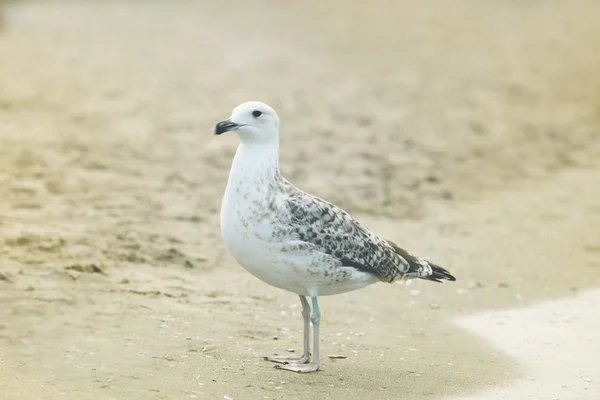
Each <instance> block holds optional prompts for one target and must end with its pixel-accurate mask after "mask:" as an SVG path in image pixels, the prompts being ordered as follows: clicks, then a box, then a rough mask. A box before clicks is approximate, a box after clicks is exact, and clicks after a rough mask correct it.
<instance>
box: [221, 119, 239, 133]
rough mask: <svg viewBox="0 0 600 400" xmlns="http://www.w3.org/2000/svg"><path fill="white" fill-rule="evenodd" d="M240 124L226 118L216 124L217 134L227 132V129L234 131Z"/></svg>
mask: <svg viewBox="0 0 600 400" xmlns="http://www.w3.org/2000/svg"><path fill="white" fill-rule="evenodd" d="M239 126H240V125H239V124H236V123H235V122H233V121H231V120H229V119H226V120H225V121H221V122H219V123H218V124H217V125H216V126H215V135H220V134H222V133H225V132H227V131H233V130H236V129H237V128H238V127H239Z"/></svg>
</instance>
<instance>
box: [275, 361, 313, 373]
mask: <svg viewBox="0 0 600 400" xmlns="http://www.w3.org/2000/svg"><path fill="white" fill-rule="evenodd" d="M275 368H277V369H285V370H286V371H293V372H298V373H300V374H306V373H308V372H315V371H317V370H318V369H319V365H318V364H315V363H309V364H285V365H276V366H275Z"/></svg>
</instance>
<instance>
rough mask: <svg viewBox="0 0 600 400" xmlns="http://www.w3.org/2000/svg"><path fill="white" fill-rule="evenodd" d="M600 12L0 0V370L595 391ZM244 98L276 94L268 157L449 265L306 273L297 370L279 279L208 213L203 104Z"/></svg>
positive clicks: (262, 386) (300, 388)
mask: <svg viewBox="0 0 600 400" xmlns="http://www.w3.org/2000/svg"><path fill="white" fill-rule="evenodd" d="M598 12H600V5H598V4H597V3H596V2H592V1H590V2H583V1H582V2H578V6H577V7H573V6H572V5H571V4H567V3H565V2H559V1H549V2H543V3H542V2H480V1H465V0H460V1H455V2H452V3H449V2H435V1H426V2H420V3H418V5H417V4H415V3H414V2H408V1H406V2H404V1H400V2H383V1H381V2H370V3H368V4H367V3H365V4H363V3H362V2H354V1H353V2H347V1H345V2H342V1H334V2H327V3H326V4H325V3H322V2H313V1H306V2H294V1H265V2H233V1H214V2H202V3H200V2H194V1H186V2H177V3H175V2H167V1H149V2H134V1H119V2H118V1H103V2H87V1H78V2H76V1H39V2H38V1H19V2H8V3H6V4H4V12H3V28H2V31H0V57H1V59H0V260H1V263H0V305H1V307H0V389H1V390H0V398H6V399H47V398H48V399H52V398H64V399H134V398H135V399H138V398H144V399H146V398H149V399H187V398H189V399H193V398H199V399H200V398H207V399H213V398H216V399H223V398H226V397H225V396H227V397H230V398H233V399H264V398H266V399H296V398H298V399H300V398H319V399H320V398H324V399H364V398H374V399H398V398H403V399H416V400H418V399H442V398H445V399H451V398H469V399H472V398H482V399H496V398H515V396H518V397H519V398H527V399H538V398H539V399H547V398H554V397H556V398H560V399H561V400H564V399H573V400H575V399H577V400H579V399H595V398H600V389H599V387H598V385H599V384H598V381H599V380H598V378H597V374H596V375H594V372H598V363H597V362H594V359H593V354H595V353H597V351H596V352H594V351H592V350H591V349H592V348H594V349H595V348H597V341H595V342H593V343H592V339H590V340H589V346H592V347H590V351H589V352H588V353H587V354H586V353H585V352H582V351H581V346H582V343H588V340H587V339H586V338H585V337H583V336H582V334H581V331H582V330H586V331H587V332H586V333H585V335H587V336H586V337H591V338H595V337H596V338H597V337H598V336H599V334H600V322H598V319H597V318H596V319H594V318H593V315H594V311H595V310H594V306H593V305H594V303H597V297H590V296H597V295H594V294H593V293H597V292H594V291H593V290H594V288H598V287H599V286H600V270H599V268H600V235H598V226H600V225H599V224H600V201H599V200H598V199H600V184H598V182H600V168H599V167H600V161H599V160H600V133H599V132H600V75H599V74H598V73H597V71H598V70H600V52H599V51H597V38H598V37H600V25H598V24H597V18H596V16H597V15H598ZM250 99H256V100H262V101H265V102H268V103H270V104H272V105H273V106H274V107H275V108H276V109H277V110H278V112H279V114H280V117H281V119H282V150H281V153H282V154H281V157H282V171H283V172H284V174H285V175H286V176H287V177H289V179H290V180H292V181H293V182H294V183H295V184H297V185H298V186H300V187H302V188H303V189H305V190H308V191H310V192H313V193H315V194H317V195H319V196H321V197H324V198H326V199H328V200H330V201H333V202H335V203H337V204H339V205H340V206H342V207H344V208H345V209H347V210H348V211H350V212H352V213H353V215H355V216H356V217H357V218H359V219H360V220H362V221H364V222H365V223H366V224H367V225H368V226H369V227H370V228H372V229H373V230H375V231H377V232H378V233H380V234H382V235H384V236H386V237H389V238H391V239H393V240H394V241H396V242H398V243H401V244H402V245H403V246H405V247H407V248H409V249H411V250H413V251H414V252H417V253H419V254H422V255H424V256H427V257H429V258H431V259H433V260H435V261H436V262H438V263H439V264H441V265H444V266H445V267H446V268H448V269H449V270H450V271H452V272H453V273H454V274H455V275H456V276H457V278H458V281H457V282H455V283H445V284H443V285H437V284H432V283H430V282H421V281H419V282H412V284H411V285H409V286H405V285H399V284H391V285H386V284H377V285H373V286H371V287H368V288H366V289H364V290H361V291H357V292H353V293H347V294H344V295H340V296H332V297H327V298H323V299H322V300H321V302H320V303H321V309H322V313H323V320H322V328H321V332H322V333H321V335H322V344H321V346H322V354H323V366H322V370H321V371H320V372H318V373H316V374H310V375H298V374H294V373H290V372H287V371H278V370H275V369H273V368H272V365H270V364H269V363H267V362H264V361H262V360H261V357H262V356H265V355H270V354H272V353H286V352H287V350H288V349H295V351H299V350H300V346H301V317H300V304H299V301H298V300H297V297H296V296H295V295H293V294H290V293H286V292H283V291H280V290H277V289H274V288H271V287H268V286H267V285H265V284H263V283H261V282H260V281H258V280H256V279H255V278H253V277H252V276H250V275H248V274H247V273H246V272H245V271H243V269H242V268H241V267H239V266H237V265H236V263H235V262H234V261H233V259H232V258H231V257H230V256H229V255H228V254H227V252H226V250H225V249H224V247H223V244H222V241H221V239H220V233H219V226H218V212H219V207H220V201H221V196H222V193H223V190H224V187H225V183H226V178H227V174H228V169H229V166H230V163H231V158H232V156H233V153H234V151H235V147H236V143H237V140H236V138H235V136H234V135H229V136H226V137H214V136H213V135H212V134H211V129H212V126H213V125H214V123H215V122H216V121H218V120H221V119H223V118H225V117H227V116H228V115H229V113H230V110H231V109H232V108H233V107H234V106H235V105H237V104H238V103H240V102H242V101H246V100H250ZM587 290H592V291H591V292H588V291H587ZM589 293H592V294H591V295H590V294H589ZM546 302H549V303H546ZM555 302H556V303H555ZM565 304H568V306H566V305H565ZM553 307H557V308H559V309H561V310H562V311H561V313H562V314H561V317H560V318H558V317H556V316H555V315H553V314H551V313H549V312H548V308H553ZM588 310H589V311H588ZM495 313H500V314H495ZM596 314H597V313H596ZM496 315H505V316H506V315H508V316H510V317H509V318H508V319H507V320H506V325H492V324H495V323H494V322H493V321H495V319H494V318H497V317H495V316H496ZM563 316H564V318H566V319H567V320H565V321H563V320H562V319H561V318H563ZM590 316H591V317H590ZM533 317H535V319H533ZM557 318H558V320H560V321H561V322H560V323H561V324H562V325H561V330H560V331H559V332H558V333H556V332H553V331H551V329H550V328H551V327H552V326H554V325H556V321H557ZM569 318H570V319H569ZM465 321H466V322H465ZM490 325H491V326H490ZM494 327H497V329H494ZM509 333H510V334H509ZM546 333H547V335H546ZM536 335H539V338H538V337H536ZM553 335H554V336H553ZM585 335H584V336H585ZM525 338H529V339H530V340H525ZM545 341H550V342H552V343H557V344H559V345H558V346H555V347H553V348H552V351H549V350H547V351H546V352H545V353H544V355H543V356H540V357H539V359H538V358H536V357H535V355H534V354H536V353H537V352H538V351H542V350H541V349H542V348H546V347H544V345H543V344H544V343H545ZM546 346H548V345H546ZM593 346H595V347H593ZM570 349H575V350H577V351H570ZM336 355H343V356H346V357H347V358H345V359H336V358H330V357H329V356H336ZM596 359H597V357H596ZM552 368H554V371H555V372H554V373H551V372H550V370H551V369H552ZM556 371H558V372H556ZM556 373H560V374H561V375H563V376H564V380H561V381H558V380H557V379H555V377H556ZM588 375H591V376H588ZM528 378H533V379H534V381H532V380H531V379H528ZM588 378H589V379H590V380H589V381H588V380H586V379H588ZM531 382H535V384H533V383H531ZM562 382H565V383H564V384H565V385H569V386H570V388H571V389H572V390H567V389H569V388H567V389H565V388H562V386H561V389H560V393H558V392H557V394H555V395H554V394H551V393H549V392H548V390H546V389H548V388H552V387H554V386H552V385H553V384H556V383H561V385H562V384H563V383H562ZM541 388H543V389H544V391H542V389H541ZM557 390H559V389H557ZM596 393H598V395H597V396H596ZM551 395H553V396H554V397H550V396H551ZM477 396H479V397H477ZM586 396H587V397H586ZM594 396H596V397H594Z"/></svg>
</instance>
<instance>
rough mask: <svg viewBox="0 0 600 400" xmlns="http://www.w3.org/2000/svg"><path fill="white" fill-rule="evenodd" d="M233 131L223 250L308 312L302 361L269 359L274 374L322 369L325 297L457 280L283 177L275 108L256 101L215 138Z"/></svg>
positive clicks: (223, 207)
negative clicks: (398, 283) (321, 300)
mask: <svg viewBox="0 0 600 400" xmlns="http://www.w3.org/2000/svg"><path fill="white" fill-rule="evenodd" d="M230 131H234V132H236V133H237V134H238V136H239V138H240V144H239V147H238V148H237V151H236V154H235V157H234V159H233V163H232V166H231V171H230V173H229V179H228V181H227V187H226V189H225V194H224V196H223V202H222V204H221V215H220V224H221V233H222V236H223V241H224V242H225V246H226V248H227V249H228V251H229V252H230V253H231V255H232V256H233V258H234V259H235V260H236V261H237V262H238V263H239V264H240V265H242V267H244V269H246V270H247V271H248V272H250V273H251V274H252V275H254V276H255V277H257V278H258V279H260V280H262V281H263V282H265V283H267V284H269V285H271V286H274V287H276V288H279V289H283V290H287V291H289V292H292V293H295V294H297V295H298V296H300V302H301V304H302V317H303V319H304V351H303V354H302V355H301V356H299V357H297V356H296V357H293V356H289V357H265V358H264V359H265V360H268V361H272V362H276V363H278V365H277V366H276V368H280V369H284V370H289V371H294V372H299V373H306V372H314V371H317V370H318V369H319V366H320V358H319V321H320V317H321V312H320V310H319V304H318V301H317V298H318V297H319V296H329V295H334V294H339V293H345V292H350V291H352V290H356V289H360V288H363V287H365V286H367V285H370V284H372V283H375V282H379V281H382V282H388V283H389V282H394V281H395V280H400V279H402V280H406V279H412V278H420V279H426V280H430V281H434V282H441V281H442V280H449V281H454V280H455V278H454V276H452V275H451V274H450V273H449V272H448V271H447V270H445V269H444V268H442V267H440V266H438V265H435V264H433V263H431V262H429V261H427V260H425V259H423V258H420V257H417V256H415V255H413V254H411V253H409V252H408V251H406V250H404V249H402V248H400V247H399V246H398V245H396V244H395V243H394V242H392V241H391V240H388V239H385V238H383V237H380V236H377V235H376V234H375V233H373V232H371V231H370V230H369V229H367V228H366V227H365V226H364V225H363V224H361V223H360V222H358V221H357V220H355V219H354V218H352V217H351V216H350V214H348V213H347V212H346V211H344V210H342V209H341V208H339V207H337V206H335V205H333V204H331V203H329V202H327V201H325V200H323V199H320V198H319V197H316V196H313V195H311V194H308V193H306V192H304V191H302V190H300V189H298V188H296V187H295V186H294V185H292V184H291V183H290V182H288V181H287V180H286V179H285V178H284V177H283V176H281V173H280V172H279V118H278V116H277V113H276V112H275V110H273V108H271V107H269V106H268V105H266V104H264V103H261V102H257V101H250V102H246V103H243V104H240V105H239V106H237V107H236V108H235V109H234V110H233V112H232V114H231V117H229V119H226V120H224V121H221V122H219V123H217V124H216V126H215V128H214V133H215V134H216V135H221V134H223V133H225V132H230ZM307 298H310V300H311V303H312V313H311V307H310V304H309V302H308V300H307ZM311 322H312V326H313V353H312V358H311V352H310V323H311Z"/></svg>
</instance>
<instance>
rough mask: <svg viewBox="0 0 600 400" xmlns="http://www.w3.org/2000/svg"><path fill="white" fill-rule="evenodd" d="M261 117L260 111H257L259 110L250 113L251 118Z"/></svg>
mask: <svg viewBox="0 0 600 400" xmlns="http://www.w3.org/2000/svg"><path fill="white" fill-rule="evenodd" d="M261 115H262V111H259V110H254V111H252V116H253V117H254V118H258V117H260V116H261Z"/></svg>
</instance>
